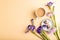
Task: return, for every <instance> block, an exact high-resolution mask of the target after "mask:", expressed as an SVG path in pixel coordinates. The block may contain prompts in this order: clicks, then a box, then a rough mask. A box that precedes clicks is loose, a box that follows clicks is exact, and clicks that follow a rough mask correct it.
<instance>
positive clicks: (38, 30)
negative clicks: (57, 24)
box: [36, 26, 42, 34]
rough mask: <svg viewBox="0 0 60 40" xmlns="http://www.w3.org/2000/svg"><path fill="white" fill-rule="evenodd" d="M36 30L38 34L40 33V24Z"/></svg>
mask: <svg viewBox="0 0 60 40" xmlns="http://www.w3.org/2000/svg"><path fill="white" fill-rule="evenodd" d="M36 31H37V33H38V34H40V33H41V31H42V27H41V26H39V27H38V28H37V30H36Z"/></svg>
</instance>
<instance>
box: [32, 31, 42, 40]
mask: <svg viewBox="0 0 60 40" xmlns="http://www.w3.org/2000/svg"><path fill="white" fill-rule="evenodd" d="M31 33H33V34H34V35H36V36H37V37H38V38H40V39H42V38H41V37H40V36H38V35H37V34H36V33H35V32H33V31H31Z"/></svg>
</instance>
